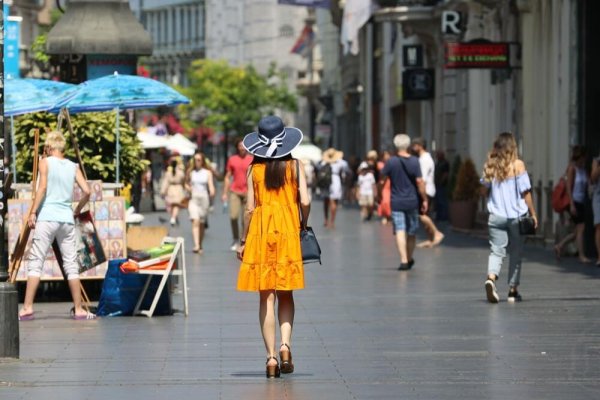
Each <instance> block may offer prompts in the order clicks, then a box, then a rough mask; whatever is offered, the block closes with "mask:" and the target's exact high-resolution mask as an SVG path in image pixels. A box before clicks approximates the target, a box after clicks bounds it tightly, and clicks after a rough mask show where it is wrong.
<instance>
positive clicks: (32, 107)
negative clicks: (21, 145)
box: [4, 78, 76, 182]
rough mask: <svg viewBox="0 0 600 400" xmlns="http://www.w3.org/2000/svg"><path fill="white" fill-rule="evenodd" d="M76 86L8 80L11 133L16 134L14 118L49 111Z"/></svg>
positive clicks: (6, 111) (6, 107) (6, 112)
mask: <svg viewBox="0 0 600 400" xmlns="http://www.w3.org/2000/svg"><path fill="white" fill-rule="evenodd" d="M75 89H76V86H75V85H71V84H69V83H63V82H57V81H50V80H46V79H30V78H27V79H7V80H6V81H5V82H4V95H5V99H6V101H5V102H4V115H5V116H8V117H10V131H11V133H12V132H14V120H13V117H15V116H18V115H23V114H29V113H32V112H40V111H49V110H51V109H53V108H54V106H55V104H56V103H57V102H58V101H59V100H61V99H62V98H63V97H64V98H65V99H66V98H68V96H69V94H72V93H74V90H75ZM12 139H13V140H11V151H12V154H13V157H14V156H15V154H16V151H17V149H16V146H15V141H14V137H13V138H12ZM12 173H13V178H14V181H15V182H16V181H17V171H16V165H15V162H12Z"/></svg>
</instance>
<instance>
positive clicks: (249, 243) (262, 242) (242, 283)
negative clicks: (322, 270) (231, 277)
mask: <svg viewBox="0 0 600 400" xmlns="http://www.w3.org/2000/svg"><path fill="white" fill-rule="evenodd" d="M295 162H296V161H295V160H291V161H289V162H288V163H287V170H286V183H285V185H283V187H281V188H280V189H278V190H267V188H266V187H265V183H264V181H265V167H266V165H265V164H254V165H253V166H252V183H253V187H254V199H255V209H254V212H253V214H252V219H251V220H250V226H249V229H248V236H247V237H246V247H245V249H244V257H243V259H242V263H241V265H240V271H239V274H238V282H237V289H238V290H242V291H251V292H255V291H259V290H273V289H274V290H298V289H303V288H304V267H303V264H302V251H301V249H300V217H299V210H298V183H297V179H296V164H295ZM248 201H251V199H248Z"/></svg>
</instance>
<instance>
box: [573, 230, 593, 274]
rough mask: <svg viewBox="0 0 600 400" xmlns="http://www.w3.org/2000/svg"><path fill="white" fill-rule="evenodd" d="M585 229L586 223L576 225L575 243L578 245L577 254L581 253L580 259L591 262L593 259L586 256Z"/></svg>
mask: <svg viewBox="0 0 600 400" xmlns="http://www.w3.org/2000/svg"><path fill="white" fill-rule="evenodd" d="M584 231H585V224H577V225H576V226H575V244H576V245H577V254H578V255H579V261H581V262H582V263H586V264H587V263H590V262H591V261H592V260H590V259H589V258H587V257H586V256H585V246H584V244H583V233H584Z"/></svg>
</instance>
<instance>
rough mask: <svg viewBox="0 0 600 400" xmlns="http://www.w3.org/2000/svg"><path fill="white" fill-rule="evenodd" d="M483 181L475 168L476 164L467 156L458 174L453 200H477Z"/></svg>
mask: <svg viewBox="0 0 600 400" xmlns="http://www.w3.org/2000/svg"><path fill="white" fill-rule="evenodd" d="M480 187H481V183H480V182H479V175H478V174H477V171H476V170H475V164H473V161H472V160H471V159H470V158H467V159H466V160H465V161H464V162H462V163H461V164H460V168H459V169H458V173H457V176H456V186H455V187H454V191H453V192H452V200H456V201H461V200H462V201H464V200H477V199H479V193H480Z"/></svg>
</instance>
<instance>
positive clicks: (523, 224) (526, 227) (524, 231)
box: [519, 213, 535, 235]
mask: <svg viewBox="0 0 600 400" xmlns="http://www.w3.org/2000/svg"><path fill="white" fill-rule="evenodd" d="M519 233H520V234H521V235H535V221H534V220H533V218H532V217H531V216H530V215H529V213H527V214H524V215H521V216H520V217H519Z"/></svg>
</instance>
